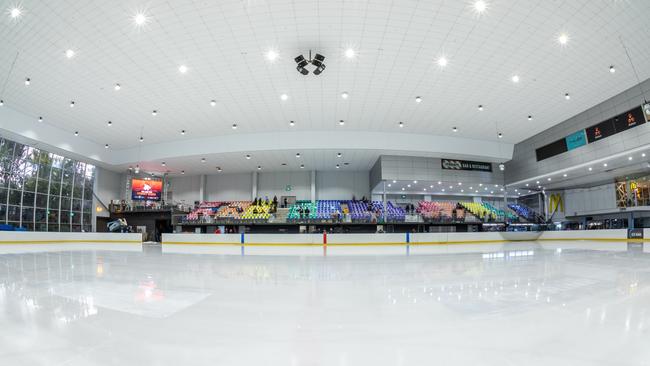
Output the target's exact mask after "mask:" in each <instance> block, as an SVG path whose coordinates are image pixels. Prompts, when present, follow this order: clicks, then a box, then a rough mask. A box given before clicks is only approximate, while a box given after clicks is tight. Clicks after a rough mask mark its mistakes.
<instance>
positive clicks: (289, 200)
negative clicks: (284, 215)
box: [279, 196, 296, 208]
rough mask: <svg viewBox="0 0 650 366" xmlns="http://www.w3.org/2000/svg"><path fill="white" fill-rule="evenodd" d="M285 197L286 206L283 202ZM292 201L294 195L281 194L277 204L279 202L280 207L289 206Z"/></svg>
mask: <svg viewBox="0 0 650 366" xmlns="http://www.w3.org/2000/svg"><path fill="white" fill-rule="evenodd" d="M285 199H286V200H287V204H286V206H285V204H284V200H285ZM294 203H296V196H281V197H280V202H279V204H280V207H282V208H289V206H291V205H293V204H294Z"/></svg>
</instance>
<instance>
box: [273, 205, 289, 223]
mask: <svg viewBox="0 0 650 366" xmlns="http://www.w3.org/2000/svg"><path fill="white" fill-rule="evenodd" d="M287 216H289V209H288V208H279V207H278V210H277V212H276V213H275V218H274V219H272V221H271V220H269V222H280V223H282V222H287Z"/></svg>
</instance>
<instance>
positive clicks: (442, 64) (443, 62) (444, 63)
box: [437, 56, 448, 67]
mask: <svg viewBox="0 0 650 366" xmlns="http://www.w3.org/2000/svg"><path fill="white" fill-rule="evenodd" d="M437 63H438V66H440V67H445V66H447V63H448V60H447V58H446V57H445V56H442V57H439V58H438V61H437Z"/></svg>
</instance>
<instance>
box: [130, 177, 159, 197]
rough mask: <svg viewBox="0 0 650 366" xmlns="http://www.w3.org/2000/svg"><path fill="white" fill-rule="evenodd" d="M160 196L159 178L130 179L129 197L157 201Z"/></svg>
mask: <svg viewBox="0 0 650 366" xmlns="http://www.w3.org/2000/svg"><path fill="white" fill-rule="evenodd" d="M161 196H162V181H161V180H145V179H133V180H132V181H131V199H134V200H140V201H159V200H160V198H161Z"/></svg>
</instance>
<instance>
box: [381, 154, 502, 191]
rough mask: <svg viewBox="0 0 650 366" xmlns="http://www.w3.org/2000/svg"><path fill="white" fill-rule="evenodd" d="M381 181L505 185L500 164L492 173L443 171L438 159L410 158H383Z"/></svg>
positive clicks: (495, 166) (493, 168)
mask: <svg viewBox="0 0 650 366" xmlns="http://www.w3.org/2000/svg"><path fill="white" fill-rule="evenodd" d="M380 159H381V179H383V180H393V179H394V180H420V181H438V180H440V181H443V182H464V183H471V184H473V183H484V184H499V185H501V184H503V183H504V176H503V172H502V171H500V170H499V167H498V164H492V173H489V172H476V171H466V170H448V169H442V167H441V164H440V160H441V159H437V158H422V157H409V156H381V157H380Z"/></svg>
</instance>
